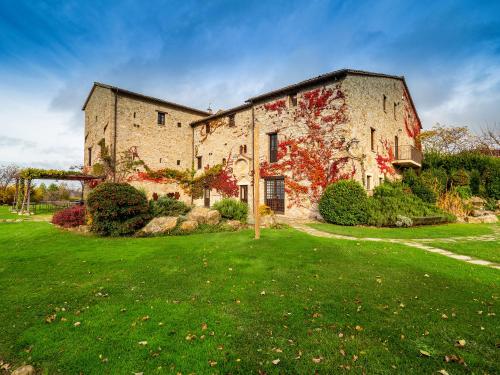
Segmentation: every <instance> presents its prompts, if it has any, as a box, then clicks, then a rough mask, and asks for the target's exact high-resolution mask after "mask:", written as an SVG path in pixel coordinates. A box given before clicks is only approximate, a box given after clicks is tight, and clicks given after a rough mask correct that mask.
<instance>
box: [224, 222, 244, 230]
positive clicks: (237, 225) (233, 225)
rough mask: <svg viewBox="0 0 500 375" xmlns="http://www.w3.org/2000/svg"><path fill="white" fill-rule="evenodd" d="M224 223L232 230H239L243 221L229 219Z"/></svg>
mask: <svg viewBox="0 0 500 375" xmlns="http://www.w3.org/2000/svg"><path fill="white" fill-rule="evenodd" d="M224 225H225V226H226V227H227V228H228V229H230V230H238V229H240V228H241V227H242V225H243V223H242V222H241V221H239V220H228V221H226V222H225V224H224Z"/></svg>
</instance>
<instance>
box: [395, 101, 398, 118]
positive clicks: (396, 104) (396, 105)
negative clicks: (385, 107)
mask: <svg viewBox="0 0 500 375" xmlns="http://www.w3.org/2000/svg"><path fill="white" fill-rule="evenodd" d="M397 107H398V103H394V120H396V109H397Z"/></svg>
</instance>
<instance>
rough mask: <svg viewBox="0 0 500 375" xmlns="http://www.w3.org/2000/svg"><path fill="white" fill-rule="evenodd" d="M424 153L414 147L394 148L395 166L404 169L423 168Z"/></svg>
mask: <svg viewBox="0 0 500 375" xmlns="http://www.w3.org/2000/svg"><path fill="white" fill-rule="evenodd" d="M422 159H423V155H422V151H420V150H419V149H418V148H416V147H414V146H412V145H403V146H398V147H395V148H394V161H393V162H392V163H393V164H395V165H400V166H403V167H421V166H422Z"/></svg>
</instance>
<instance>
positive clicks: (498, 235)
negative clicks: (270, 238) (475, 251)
mask: <svg viewBox="0 0 500 375" xmlns="http://www.w3.org/2000/svg"><path fill="white" fill-rule="evenodd" d="M289 224H290V226H292V227H293V228H295V229H297V230H299V231H301V232H304V233H307V234H310V235H311V236H316V237H324V238H336V239H341V240H350V241H380V242H391V243H399V244H402V245H406V246H409V247H413V248H416V249H420V250H424V251H428V252H431V253H437V254H440V255H444V256H447V257H448V258H453V259H457V260H461V261H464V262H467V263H471V264H478V265H481V266H486V267H491V268H495V269H498V270H500V264H498V263H495V262H490V261H488V260H483V259H479V258H474V257H471V256H468V255H460V254H455V253H453V252H451V251H448V250H444V249H440V248H437V247H434V246H429V245H427V244H426V242H458V241H500V228H495V229H494V232H493V234H489V235H483V236H467V237H449V238H432V239H429V238H421V239H419V238H416V239H399V238H377V237H366V238H359V237H352V236H345V235H342V234H333V233H327V232H323V231H321V230H318V229H315V228H312V227H310V226H308V225H306V224H304V223H299V222H290V223H289Z"/></svg>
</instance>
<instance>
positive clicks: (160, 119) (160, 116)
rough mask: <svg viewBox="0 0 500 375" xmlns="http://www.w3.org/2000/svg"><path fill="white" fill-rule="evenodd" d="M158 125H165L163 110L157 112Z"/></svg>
mask: <svg viewBox="0 0 500 375" xmlns="http://www.w3.org/2000/svg"><path fill="white" fill-rule="evenodd" d="M158 125H165V112H158Z"/></svg>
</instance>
